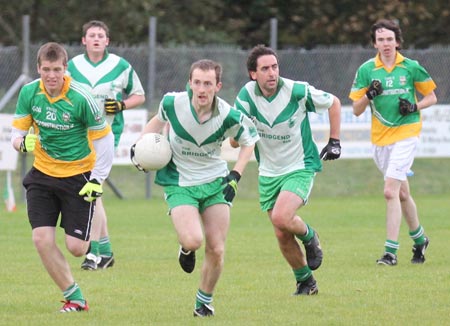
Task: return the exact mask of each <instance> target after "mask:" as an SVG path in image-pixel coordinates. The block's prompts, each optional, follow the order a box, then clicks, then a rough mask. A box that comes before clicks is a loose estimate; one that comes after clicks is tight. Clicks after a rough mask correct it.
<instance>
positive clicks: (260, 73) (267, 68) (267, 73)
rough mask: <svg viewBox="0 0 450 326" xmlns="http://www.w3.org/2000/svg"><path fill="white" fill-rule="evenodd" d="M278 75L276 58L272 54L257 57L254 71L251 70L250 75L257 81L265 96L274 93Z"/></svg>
mask: <svg viewBox="0 0 450 326" xmlns="http://www.w3.org/2000/svg"><path fill="white" fill-rule="evenodd" d="M279 76H280V72H279V69H278V60H277V58H276V57H275V56H274V55H263V56H261V57H259V58H258V60H257V66H256V71H252V72H251V77H252V78H253V80H256V81H257V82H258V85H259V87H260V89H261V91H262V92H263V94H264V96H266V97H268V96H272V95H274V94H275V92H276V91H277V86H278V78H279Z"/></svg>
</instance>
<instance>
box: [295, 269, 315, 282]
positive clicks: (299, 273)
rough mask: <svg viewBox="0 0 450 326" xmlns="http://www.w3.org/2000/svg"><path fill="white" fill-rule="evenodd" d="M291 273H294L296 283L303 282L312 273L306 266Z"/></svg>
mask: <svg viewBox="0 0 450 326" xmlns="http://www.w3.org/2000/svg"><path fill="white" fill-rule="evenodd" d="M292 271H293V272H294V276H295V279H296V280H297V282H303V281H305V280H307V279H308V278H309V277H310V276H311V275H312V271H311V269H310V268H309V267H308V265H306V266H305V267H302V268H299V269H293V270H292Z"/></svg>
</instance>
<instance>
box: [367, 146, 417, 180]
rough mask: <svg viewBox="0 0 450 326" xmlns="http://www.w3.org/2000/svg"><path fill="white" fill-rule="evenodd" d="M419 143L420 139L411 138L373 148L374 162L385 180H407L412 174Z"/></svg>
mask: <svg viewBox="0 0 450 326" xmlns="http://www.w3.org/2000/svg"><path fill="white" fill-rule="evenodd" d="M418 143H419V138H418V137H411V138H407V139H403V140H400V141H398V142H396V143H394V144H391V145H387V146H376V145H373V146H372V150H373V160H374V161H375V164H376V166H377V167H378V169H379V170H380V171H381V173H383V176H384V179H385V180H386V178H392V179H397V180H400V181H405V180H406V178H407V176H408V174H409V173H410V172H411V166H412V165H413V162H414V155H415V154H416V150H417V145H418Z"/></svg>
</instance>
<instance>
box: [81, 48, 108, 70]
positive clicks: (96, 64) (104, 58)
mask: <svg viewBox="0 0 450 326" xmlns="http://www.w3.org/2000/svg"><path fill="white" fill-rule="evenodd" d="M108 56H109V52H108V49H105V52H104V53H103V58H102V60H100V61H99V62H95V63H94V62H92V61H91V59H89V56H88V54H87V52H85V53H84V59H85V60H86V61H87V62H89V63H90V64H91V65H93V66H94V67H95V66H98V65H99V64H101V63H102V62H104V61H105V60H106V59H108Z"/></svg>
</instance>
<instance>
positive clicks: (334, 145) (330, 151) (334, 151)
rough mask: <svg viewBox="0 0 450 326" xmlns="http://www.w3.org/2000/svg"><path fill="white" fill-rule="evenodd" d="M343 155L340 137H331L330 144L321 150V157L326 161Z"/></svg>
mask: <svg viewBox="0 0 450 326" xmlns="http://www.w3.org/2000/svg"><path fill="white" fill-rule="evenodd" d="M339 156H341V142H340V141H339V139H335V138H330V140H329V141H328V144H327V145H326V146H325V147H324V148H323V149H322V151H321V152H320V159H321V160H322V159H323V160H324V161H328V160H335V159H337V158H339Z"/></svg>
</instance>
